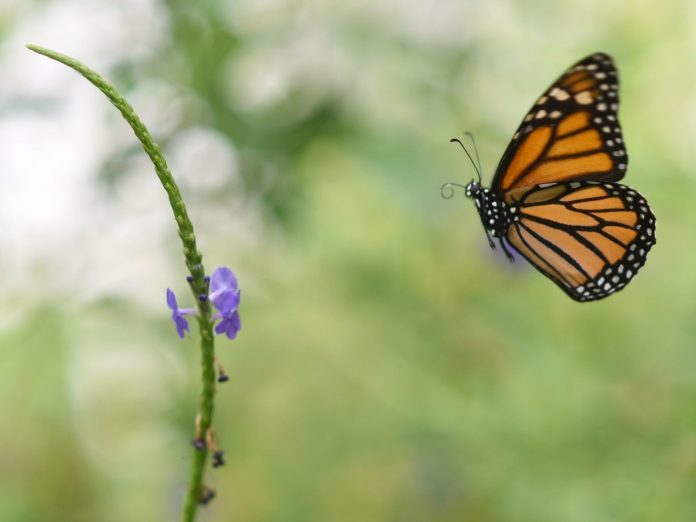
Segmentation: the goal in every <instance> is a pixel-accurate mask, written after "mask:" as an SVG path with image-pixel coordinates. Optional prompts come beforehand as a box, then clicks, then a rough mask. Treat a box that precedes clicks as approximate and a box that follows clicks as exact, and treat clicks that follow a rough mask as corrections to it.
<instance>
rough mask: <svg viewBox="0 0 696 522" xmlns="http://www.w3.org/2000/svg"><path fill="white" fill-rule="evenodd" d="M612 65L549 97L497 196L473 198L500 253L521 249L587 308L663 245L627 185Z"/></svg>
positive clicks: (525, 128)
mask: <svg viewBox="0 0 696 522" xmlns="http://www.w3.org/2000/svg"><path fill="white" fill-rule="evenodd" d="M618 102H619V98H618V78H617V73H616V69H615V68H614V65H613V63H612V61H611V58H610V57H609V56H608V55H606V54H602V53H596V54H594V55H591V56H589V57H587V58H585V59H584V60H581V61H580V62H578V63H576V64H575V65H574V66H572V67H571V68H570V69H569V70H568V71H566V73H565V74H563V75H562V76H561V77H560V78H559V79H558V80H556V82H554V83H553V84H552V85H551V87H549V89H547V91H546V92H545V93H544V94H543V95H542V96H541V97H540V98H539V100H538V101H537V102H536V103H535V105H534V106H533V107H532V109H531V110H530V111H529V113H528V114H527V116H526V117H525V118H524V120H523V121H522V124H521V125H520V127H519V128H518V130H517V132H516V133H515V134H514V136H513V138H512V141H511V143H510V145H509V146H508V148H507V149H506V151H505V153H504V154H503V158H502V160H501V161H500V164H499V166H498V168H497V170H496V173H495V176H494V178H493V183H492V186H491V188H485V187H482V186H481V184H480V183H479V182H476V181H472V182H471V183H469V184H468V185H467V186H466V188H465V193H466V195H467V197H469V198H472V199H473V200H474V202H475V203H476V207H477V210H478V213H479V216H480V218H481V222H482V224H483V227H484V229H485V232H486V236H487V237H488V241H489V243H490V245H491V247H493V248H494V242H493V240H492V238H496V239H497V240H498V241H499V243H500V246H501V247H502V249H503V250H504V251H505V253H506V254H507V255H508V258H510V259H511V260H512V259H513V257H512V255H511V254H510V252H509V250H508V246H512V247H513V248H514V249H515V250H516V251H518V252H519V253H520V254H522V255H523V256H524V257H525V258H526V259H527V260H528V261H529V262H530V263H531V264H532V265H534V267H535V268H536V269H537V270H539V271H540V272H541V273H543V274H544V275H545V276H547V277H548V278H549V279H551V280H552V281H554V282H555V283H556V284H557V285H558V286H559V287H560V288H561V289H563V291H564V292H566V293H567V294H568V295H569V296H570V297H572V298H573V299H575V300H577V301H592V300H597V299H601V298H603V297H606V296H608V295H611V294H612V293H614V292H616V291H618V290H621V289H622V288H623V287H625V286H626V284H628V282H629V281H630V280H631V279H632V278H633V277H634V276H635V274H636V273H637V271H638V270H639V269H640V268H641V267H642V266H643V264H644V263H645V260H646V256H647V253H648V251H649V250H650V248H651V247H652V246H653V245H654V244H655V216H654V215H653V213H652V211H651V210H650V207H649V205H648V203H647V201H646V200H645V198H643V197H642V196H641V195H640V194H639V193H638V192H637V191H635V190H634V189H632V188H630V187H628V186H626V185H622V184H619V183H617V181H619V180H621V178H623V176H624V175H625V173H626V169H627V166H628V156H627V154H626V149H625V146H624V143H623V137H622V134H621V128H620V125H619V121H618V114H617V110H618Z"/></svg>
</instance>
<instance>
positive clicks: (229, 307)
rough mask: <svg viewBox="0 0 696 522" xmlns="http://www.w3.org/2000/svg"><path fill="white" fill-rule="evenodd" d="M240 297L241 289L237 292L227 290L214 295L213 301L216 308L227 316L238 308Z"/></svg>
mask: <svg viewBox="0 0 696 522" xmlns="http://www.w3.org/2000/svg"><path fill="white" fill-rule="evenodd" d="M240 297H241V295H240V291H239V290H237V291H236V292H233V291H226V292H222V293H221V294H218V295H216V296H214V297H213V299H212V301H213V304H214V305H215V308H217V309H218V310H220V313H221V314H222V315H223V316H225V315H230V314H231V313H232V312H234V311H235V310H236V309H237V307H238V306H239V299H240Z"/></svg>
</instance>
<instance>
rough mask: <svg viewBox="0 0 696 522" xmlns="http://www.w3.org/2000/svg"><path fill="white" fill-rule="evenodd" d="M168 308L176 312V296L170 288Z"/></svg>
mask: <svg viewBox="0 0 696 522" xmlns="http://www.w3.org/2000/svg"><path fill="white" fill-rule="evenodd" d="M167 306H168V307H169V308H171V309H172V310H176V295H174V292H172V290H171V289H169V288H167Z"/></svg>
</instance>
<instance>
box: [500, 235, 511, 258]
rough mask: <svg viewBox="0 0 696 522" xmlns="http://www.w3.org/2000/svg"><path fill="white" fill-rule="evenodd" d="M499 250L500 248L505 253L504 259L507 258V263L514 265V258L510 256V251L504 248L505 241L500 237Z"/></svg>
mask: <svg viewBox="0 0 696 522" xmlns="http://www.w3.org/2000/svg"><path fill="white" fill-rule="evenodd" d="M500 248H502V249H503V252H505V257H507V258H508V261H510V262H511V263H514V262H515V256H513V255H512V252H510V251H509V250H508V247H507V246H505V240H504V239H503V238H502V237H501V238H500Z"/></svg>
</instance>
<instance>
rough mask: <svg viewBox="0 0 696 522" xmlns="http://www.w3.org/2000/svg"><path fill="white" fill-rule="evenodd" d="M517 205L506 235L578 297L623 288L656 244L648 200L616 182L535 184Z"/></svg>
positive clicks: (598, 295)
mask: <svg viewBox="0 0 696 522" xmlns="http://www.w3.org/2000/svg"><path fill="white" fill-rule="evenodd" d="M517 205H519V206H518V207H517V208H518V210H517V211H516V213H515V219H514V221H513V222H512V224H511V225H510V226H509V229H508V233H507V239H508V241H509V242H510V243H511V244H512V245H513V246H514V247H515V248H516V249H517V250H518V251H519V252H520V253H521V254H522V255H524V257H526V258H527V259H528V260H529V261H530V262H531V263H532V264H533V265H534V266H535V267H536V268H537V269H538V270H540V271H541V272H542V273H543V274H545V275H547V276H548V277H549V278H551V279H552V280H553V281H555V282H556V284H558V286H560V287H561V288H562V289H563V290H564V291H565V292H566V293H567V294H568V295H570V296H571V297H572V298H573V299H576V300H578V301H591V300H596V299H601V298H603V297H606V296H608V295H610V294H612V293H614V292H616V291H617V290H620V289H621V288H623V287H624V286H625V285H626V284H628V282H629V281H630V280H631V279H632V278H633V277H634V276H635V274H636V273H637V272H638V270H639V269H640V268H641V267H642V266H643V264H644V263H645V259H646V256H647V254H648V251H649V250H650V248H651V247H652V246H653V245H654V244H655V217H654V216H653V214H652V212H651V210H650V208H649V207H648V204H647V202H646V201H645V199H644V198H643V197H642V196H641V195H640V194H638V192H636V191H635V190H633V189H631V188H630V187H627V186H625V185H620V184H618V183H608V182H601V183H600V182H592V181H589V182H586V181H585V182H570V183H560V184H554V185H550V186H549V185H547V186H543V187H539V186H537V187H535V188H532V189H530V190H528V191H527V192H526V194H525V195H524V196H523V197H522V198H521V199H520V200H519V202H518V203H517Z"/></svg>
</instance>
